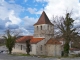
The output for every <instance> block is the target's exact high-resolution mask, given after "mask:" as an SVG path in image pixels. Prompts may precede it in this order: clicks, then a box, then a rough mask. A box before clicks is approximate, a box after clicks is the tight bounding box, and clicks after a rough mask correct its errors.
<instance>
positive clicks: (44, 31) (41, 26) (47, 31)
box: [34, 11, 54, 38]
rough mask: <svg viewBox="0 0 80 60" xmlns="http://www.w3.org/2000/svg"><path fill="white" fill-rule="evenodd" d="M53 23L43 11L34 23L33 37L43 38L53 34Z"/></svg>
mask: <svg viewBox="0 0 80 60" xmlns="http://www.w3.org/2000/svg"><path fill="white" fill-rule="evenodd" d="M53 27H54V25H53V24H52V23H51V22H50V20H49V19H48V17H47V15H46V13H45V12H44V11H43V12H42V14H41V16H40V18H39V20H38V21H37V22H36V23H35V24H34V37H35V38H45V37H46V36H49V37H51V36H53V35H54V28H53Z"/></svg>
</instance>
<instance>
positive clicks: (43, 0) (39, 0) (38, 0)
mask: <svg viewBox="0 0 80 60" xmlns="http://www.w3.org/2000/svg"><path fill="white" fill-rule="evenodd" d="M34 1H35V2H46V1H47V0H34Z"/></svg>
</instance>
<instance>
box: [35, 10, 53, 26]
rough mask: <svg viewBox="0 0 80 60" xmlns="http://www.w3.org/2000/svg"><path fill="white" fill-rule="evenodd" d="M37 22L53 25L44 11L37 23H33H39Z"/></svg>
mask: <svg viewBox="0 0 80 60" xmlns="http://www.w3.org/2000/svg"><path fill="white" fill-rule="evenodd" d="M39 24H50V25H53V24H52V23H51V22H50V20H49V18H48V17H47V15H46V13H45V12H44V11H43V12H42V14H41V16H40V18H39V20H38V21H37V23H35V24H34V25H39Z"/></svg>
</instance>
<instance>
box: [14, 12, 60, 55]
mask: <svg viewBox="0 0 80 60" xmlns="http://www.w3.org/2000/svg"><path fill="white" fill-rule="evenodd" d="M30 39H31V40H30V44H31V51H30V54H32V55H47V56H61V43H60V42H59V41H58V40H55V39H54V25H53V24H52V23H51V22H50V20H49V19H48V17H47V15H46V13H45V12H44V11H43V12H42V14H41V16H40V18H39V20H38V21H37V22H36V23H35V24H34V34H33V37H32V38H30ZM24 40H25V41H26V40H28V39H19V40H16V41H17V42H16V44H17V45H19V44H20V45H19V47H20V48H21V49H22V46H23V45H24V46H25V42H24V43H20V42H23V41H24ZM17 45H16V46H17ZM16 46H15V49H13V51H14V50H15V51H17V50H18V48H19V47H17V50H16ZM25 48H26V46H25ZM23 51H25V52H24V53H26V50H25V49H22V52H23ZM20 52H21V50H20Z"/></svg>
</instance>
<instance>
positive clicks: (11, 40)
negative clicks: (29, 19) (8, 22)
mask: <svg viewBox="0 0 80 60" xmlns="http://www.w3.org/2000/svg"><path fill="white" fill-rule="evenodd" d="M3 37H4V39H5V40H6V42H5V44H6V47H7V48H8V50H9V54H11V53H12V48H13V47H14V45H15V39H16V37H17V34H16V35H12V34H11V31H10V30H6V35H5V36H3Z"/></svg>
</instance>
